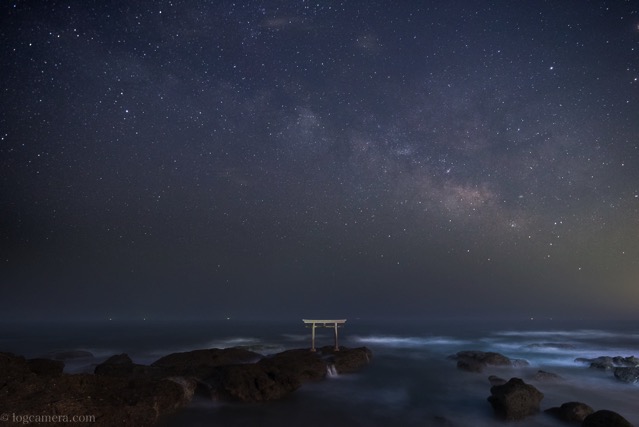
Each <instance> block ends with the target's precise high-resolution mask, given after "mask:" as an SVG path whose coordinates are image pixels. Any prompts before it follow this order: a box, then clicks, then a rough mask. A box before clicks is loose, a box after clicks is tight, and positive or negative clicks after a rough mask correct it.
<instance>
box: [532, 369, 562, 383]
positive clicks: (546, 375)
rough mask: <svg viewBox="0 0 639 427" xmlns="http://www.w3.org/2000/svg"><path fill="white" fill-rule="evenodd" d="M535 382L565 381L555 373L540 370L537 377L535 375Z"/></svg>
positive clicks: (536, 374)
mask: <svg viewBox="0 0 639 427" xmlns="http://www.w3.org/2000/svg"><path fill="white" fill-rule="evenodd" d="M533 380H535V381H558V380H563V378H562V377H561V376H559V375H557V374H555V373H553V372H546V371H543V370H541V369H540V370H539V371H537V372H535V375H533Z"/></svg>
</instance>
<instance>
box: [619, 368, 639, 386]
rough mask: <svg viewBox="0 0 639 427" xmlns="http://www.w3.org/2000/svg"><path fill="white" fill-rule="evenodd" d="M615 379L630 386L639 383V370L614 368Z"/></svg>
mask: <svg viewBox="0 0 639 427" xmlns="http://www.w3.org/2000/svg"><path fill="white" fill-rule="evenodd" d="M613 373H614V376H615V378H617V379H618V380H619V381H623V382H625V383H628V384H635V383H636V382H639V368H614V370H613Z"/></svg>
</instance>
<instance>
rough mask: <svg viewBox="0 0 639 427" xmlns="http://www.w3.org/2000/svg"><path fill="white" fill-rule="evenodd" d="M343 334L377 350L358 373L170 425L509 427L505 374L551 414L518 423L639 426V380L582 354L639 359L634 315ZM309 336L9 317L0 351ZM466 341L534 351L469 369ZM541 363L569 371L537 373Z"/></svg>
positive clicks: (109, 349) (124, 348)
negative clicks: (627, 379)
mask: <svg viewBox="0 0 639 427" xmlns="http://www.w3.org/2000/svg"><path fill="white" fill-rule="evenodd" d="M339 340H340V342H339V344H340V345H342V346H346V347H360V346H366V347H368V348H370V349H371V350H372V352H373V358H372V360H371V363H370V365H369V366H367V367H366V368H364V369H362V370H361V371H359V372H357V373H354V374H341V375H336V374H335V373H334V372H329V373H328V375H327V378H326V380H324V381H320V382H317V383H310V384H305V385H303V386H302V387H301V388H300V389H298V390H297V391H295V392H294V393H292V394H291V395H289V396H288V397H286V398H284V399H282V400H280V401H276V402H267V403H258V404H247V403H226V402H218V401H212V400H210V399H207V398H204V397H201V396H196V397H195V398H194V399H193V401H192V402H191V404H190V405H189V406H188V407H186V408H184V409H182V410H180V411H179V412H177V413H176V414H174V415H172V416H169V417H167V418H166V419H164V420H163V421H162V422H161V425H162V426H165V427H177V426H216V427H231V426H233V427H238V426H265V427H270V426H273V427H275V426H278V427H279V426H282V425H287V426H305V427H314V426H317V427H319V426H333V427H336V426H348V427H356V426H362V427H364V426H365V427H371V426H405V427H412V426H415V427H416V426H420V427H424V426H460V427H461V426H466V427H467V426H477V427H484V426H486V427H488V426H503V425H504V422H503V421H501V420H498V419H496V418H495V416H494V413H493V410H492V408H491V406H490V404H489V403H488V401H487V397H488V396H489V395H490V387H491V386H490V383H489V381H488V376H489V375H497V376H499V377H501V378H504V379H506V380H507V379H510V378H512V377H517V378H521V379H523V380H524V381H525V382H526V383H528V384H532V385H534V386H535V387H537V388H538V389H539V390H540V391H541V392H542V393H543V394H544V398H543V400H542V402H541V409H542V412H541V413H539V414H538V415H535V416H532V417H529V418H527V419H525V420H522V421H518V422H516V423H515V424H513V425H516V426H517V427H529V426H557V427H559V426H565V424H564V423H562V422H560V421H558V420H556V419H554V418H552V417H551V416H549V415H547V414H545V413H543V410H544V409H547V408H550V407H553V406H560V405H561V404H562V403H565V402H570V401H579V402H583V403H586V404H588V405H590V406H591V407H592V408H593V409H595V410H600V409H608V410H612V411H615V412H618V413H619V414H621V415H622V416H624V417H625V418H626V419H627V420H628V421H630V422H631V423H632V424H633V425H635V426H639V384H626V383H622V382H621V381H619V380H617V379H615V378H614V376H613V374H612V373H611V372H610V371H602V370H597V369H593V368H589V367H588V365H587V364H585V363H582V362H577V361H575V359H576V358H595V357H598V356H623V357H627V356H632V355H636V356H639V323H637V322H629V321H618V322H604V321H588V320H570V321H567V320H566V321H559V320H554V319H521V320H486V319H419V320H415V319H411V320H405V319H404V320H399V319H374V320H373V319H357V318H353V319H347V322H346V323H345V325H344V327H343V328H340V329H339ZM310 344H311V343H310V330H309V329H307V328H305V325H304V323H303V322H302V319H284V320H277V321H274V320H259V319H254V320H241V319H220V320H189V321H186V320H171V321H167V320H164V321H159V320H151V319H146V320H142V319H140V320H126V321H124V320H119V321H118V320H111V321H107V320H105V321H83V322H0V351H7V352H11V353H14V354H20V355H23V356H25V357H27V358H33V357H47V356H49V357H50V356H51V355H53V354H55V353H56V352H63V351H76V350H83V351H88V352H90V353H91V354H92V356H90V357H82V358H77V359H70V360H67V361H66V365H65V371H66V372H68V373H80V372H92V371H93V369H94V367H95V365H96V364H98V363H100V362H102V361H104V360H105V359H106V358H108V357H109V356H111V355H114V354H121V353H127V354H128V355H129V356H130V357H131V358H132V359H133V361H134V362H136V363H141V364H150V363H152V362H153V361H155V360H157V359H159V358H160V357H162V356H164V355H166V354H170V353H173V352H183V351H189V350H195V349H203V348H227V347H235V346H244V347H246V348H249V349H251V350H253V351H257V352H259V353H262V354H264V355H268V354H274V353H277V352H280V351H283V350H286V349H292V348H309V347H310ZM332 344H333V331H332V329H317V337H316V345H317V346H323V345H332ZM462 350H482V351H495V352H499V353H502V354H504V355H506V356H508V357H510V358H515V359H525V360H527V361H528V362H529V366H527V367H517V368H515V367H488V368H487V369H486V370H485V371H484V372H482V373H470V372H465V371H462V370H459V369H458V368H457V367H456V362H455V361H454V360H451V359H449V358H448V356H450V355H452V354H455V353H457V352H459V351H462ZM539 370H543V371H546V372H550V373H554V374H557V375H559V376H560V377H561V379H559V380H553V381H536V380H535V379H534V375H535V373H536V372H537V371H539Z"/></svg>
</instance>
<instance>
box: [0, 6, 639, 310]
mask: <svg viewBox="0 0 639 427" xmlns="http://www.w3.org/2000/svg"><path fill="white" fill-rule="evenodd" d="M638 26H639V7H637V5H636V4H635V3H634V2H631V1H601V2H578V1H569V2H530V3H521V2H502V1H489V2H484V1H474V0H455V1H451V2H443V3H442V2H417V1H414V2H402V3H397V2H390V1H365V2H364V1H354V2H331V1H315V2H309V1H299V2H297V1H296V2H277V1H257V0H256V1H248V2H232V1H219V2H197V1H188V0H185V1H177V0H176V1H159V2H154V3H153V4H150V3H148V4H147V3H142V2H137V3H136V2H133V3H131V2H120V1H113V2H97V1H82V2H80V1H71V0H67V1H55V2H40V1H35V2H32V1H28V2H27V1H16V2H3V4H2V5H1V6H0V55H1V58H2V61H1V63H2V65H0V70H2V75H3V77H2V80H1V83H0V84H1V86H0V93H1V94H2V96H1V97H0V98H1V100H0V103H1V109H0V168H1V171H2V173H1V177H0V195H1V197H2V204H1V206H2V209H1V211H0V213H1V215H0V216H1V219H0V221H1V222H0V226H1V228H0V233H1V234H0V239H1V241H2V244H1V246H2V248H1V249H0V255H1V256H2V258H1V259H0V261H1V262H2V265H3V266H2V273H1V276H0V280H1V282H2V286H3V293H4V294H5V298H4V299H5V301H8V302H9V303H10V305H12V306H14V308H15V309H11V310H9V311H8V313H10V315H12V316H20V315H22V314H24V313H27V314H29V313H31V314H33V313H45V314H51V313H54V314H55V313H59V312H61V313H63V314H66V313H68V312H69V309H68V308H65V309H63V310H60V307H61V306H65V307H69V306H70V307H73V309H72V310H70V312H71V313H72V314H73V313H75V314H77V315H86V314H91V315H97V316H105V317H110V316H113V315H117V316H138V315H141V314H144V315H145V316H147V315H148V316H151V317H153V316H155V317H162V316H166V315H183V316H186V315H188V316H191V315H193V316H199V315H213V316H216V315H219V316H226V315H234V316H235V315H240V316H248V315H262V316H270V315H273V314H274V313H276V314H282V313H283V314H284V315H298V314H302V313H304V314H308V313H309V311H312V312H313V313H318V314H324V313H325V312H326V311H330V312H331V313H330V314H332V312H333V311H335V314H343V313H345V312H347V313H348V314H349V315H351V313H352V315H359V314H361V315H373V314H374V315H428V314H430V313H437V314H446V315H463V314H488V313H490V314H495V313H497V314H499V313H505V314H512V313H523V314H524V315H529V314H530V315H534V316H540V315H541V316H544V315H548V316H558V315H559V314H562V313H563V314H566V315H572V316H588V315H595V314H597V315H606V316H628V315H633V313H634V306H633V300H634V299H636V297H637V296H638V294H637V292H639V291H637V290H636V289H637V284H638V283H637V277H639V137H638V135H639V81H638V79H639V31H638V30H637V28H639V27H638ZM34 295H37V296H38V297H37V298H36V297H34ZM41 297H44V298H41Z"/></svg>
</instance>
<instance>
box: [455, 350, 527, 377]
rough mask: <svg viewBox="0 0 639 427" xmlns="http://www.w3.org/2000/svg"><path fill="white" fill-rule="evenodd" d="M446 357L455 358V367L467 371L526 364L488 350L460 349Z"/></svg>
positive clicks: (523, 361)
mask: <svg viewBox="0 0 639 427" xmlns="http://www.w3.org/2000/svg"><path fill="white" fill-rule="evenodd" d="M448 358H449V359H452V360H457V368H459V369H461V370H464V371H469V372H482V371H483V370H484V368H485V367H486V366H514V367H520V366H528V362H527V361H525V360H521V359H510V358H508V357H506V356H504V355H503V354H500V353H495V352H490V351H489V352H484V351H473V350H467V351H460V352H458V353H456V354H454V355H452V356H449V357H448Z"/></svg>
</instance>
